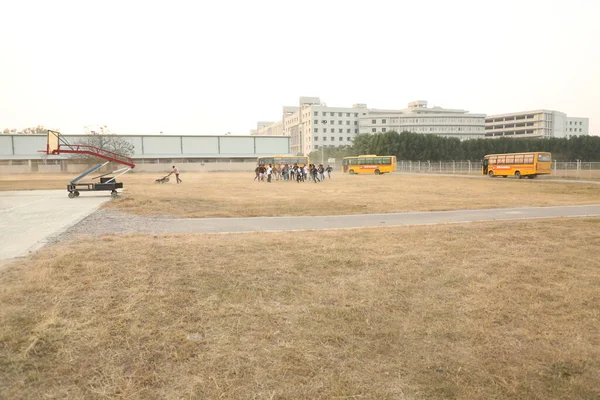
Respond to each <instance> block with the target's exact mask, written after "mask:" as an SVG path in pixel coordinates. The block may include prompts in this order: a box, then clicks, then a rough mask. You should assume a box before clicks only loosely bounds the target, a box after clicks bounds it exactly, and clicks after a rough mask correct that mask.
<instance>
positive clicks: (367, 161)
mask: <svg viewBox="0 0 600 400" xmlns="http://www.w3.org/2000/svg"><path fill="white" fill-rule="evenodd" d="M344 161H345V162H346V161H347V162H348V165H389V164H391V163H392V158H391V157H377V158H366V157H359V158H350V159H348V160H344ZM345 162H344V163H345Z"/></svg>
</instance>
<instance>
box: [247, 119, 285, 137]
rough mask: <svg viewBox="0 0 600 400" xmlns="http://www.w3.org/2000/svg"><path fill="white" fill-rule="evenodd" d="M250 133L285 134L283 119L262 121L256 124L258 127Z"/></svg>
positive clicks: (259, 134)
mask: <svg viewBox="0 0 600 400" xmlns="http://www.w3.org/2000/svg"><path fill="white" fill-rule="evenodd" d="M250 134H251V135H258V136H283V121H278V122H266V121H260V122H258V123H257V124H256V129H253V130H251V131H250Z"/></svg>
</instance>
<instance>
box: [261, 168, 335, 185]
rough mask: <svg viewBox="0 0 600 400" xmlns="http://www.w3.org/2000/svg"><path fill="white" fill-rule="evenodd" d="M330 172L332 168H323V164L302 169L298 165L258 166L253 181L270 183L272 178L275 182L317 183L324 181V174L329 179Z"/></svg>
mask: <svg viewBox="0 0 600 400" xmlns="http://www.w3.org/2000/svg"><path fill="white" fill-rule="evenodd" d="M331 171H333V168H332V167H331V166H330V165H328V166H327V167H324V166H323V164H319V165H318V166H317V165H316V164H308V165H305V166H303V167H301V166H299V165H298V164H294V165H289V164H281V165H275V166H273V165H271V164H268V165H265V164H259V165H257V166H256V168H255V169H254V173H255V176H254V180H255V181H259V182H262V181H267V182H272V180H273V176H274V177H275V180H276V181H279V180H283V181H292V182H293V181H296V182H298V183H300V182H306V181H313V182H314V183H317V182H323V181H324V180H325V173H327V177H328V178H329V179H331Z"/></svg>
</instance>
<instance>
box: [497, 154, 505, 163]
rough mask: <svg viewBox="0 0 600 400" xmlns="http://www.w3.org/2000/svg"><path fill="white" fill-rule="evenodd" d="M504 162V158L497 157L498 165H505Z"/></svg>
mask: <svg viewBox="0 0 600 400" xmlns="http://www.w3.org/2000/svg"><path fill="white" fill-rule="evenodd" d="M505 160H506V158H505V157H504V156H502V157H498V164H506V162H505Z"/></svg>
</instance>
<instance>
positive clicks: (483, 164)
mask: <svg viewBox="0 0 600 400" xmlns="http://www.w3.org/2000/svg"><path fill="white" fill-rule="evenodd" d="M481 168H482V169H483V175H487V174H488V159H487V158H484V159H483V160H482V161H481Z"/></svg>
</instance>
